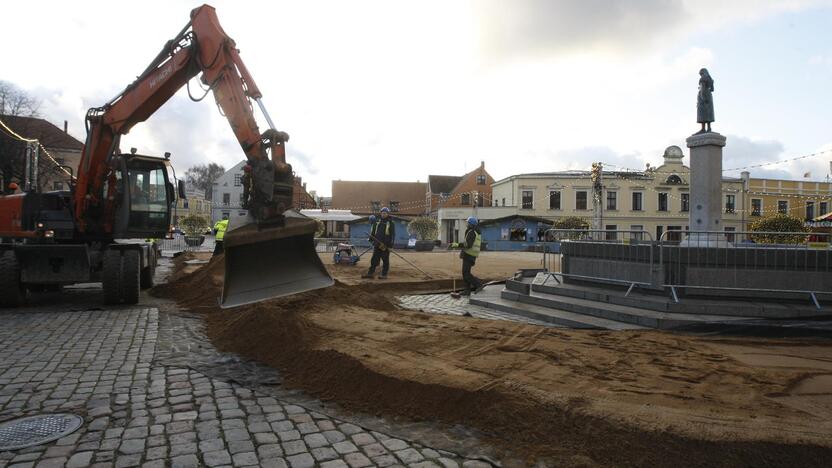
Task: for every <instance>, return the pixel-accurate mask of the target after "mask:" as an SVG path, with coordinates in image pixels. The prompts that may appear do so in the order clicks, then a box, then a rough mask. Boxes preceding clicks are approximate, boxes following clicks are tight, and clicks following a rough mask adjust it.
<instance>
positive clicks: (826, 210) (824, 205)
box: [818, 201, 829, 216]
mask: <svg viewBox="0 0 832 468" xmlns="http://www.w3.org/2000/svg"><path fill="white" fill-rule="evenodd" d="M826 213H829V203H827V202H825V201H822V202H820V213H818V216H823V215H825V214H826Z"/></svg>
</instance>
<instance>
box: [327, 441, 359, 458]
mask: <svg viewBox="0 0 832 468" xmlns="http://www.w3.org/2000/svg"><path fill="white" fill-rule="evenodd" d="M332 448H334V449H335V451H336V452H338V453H340V454H342V455H343V454H345V453H351V452H357V451H358V447H356V446H355V444H353V443H352V442H349V441H346V440H345V441H344V442H338V443H335V444H332Z"/></svg>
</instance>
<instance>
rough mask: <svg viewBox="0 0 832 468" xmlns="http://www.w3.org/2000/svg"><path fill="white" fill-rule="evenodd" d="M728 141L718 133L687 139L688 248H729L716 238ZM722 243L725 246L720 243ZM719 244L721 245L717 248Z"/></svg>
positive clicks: (720, 229) (701, 134)
mask: <svg viewBox="0 0 832 468" xmlns="http://www.w3.org/2000/svg"><path fill="white" fill-rule="evenodd" d="M725 140H726V139H725V137H724V136H722V135H720V134H719V133H716V132H707V133H697V134H695V135H691V136H690V137H689V138H688V139H687V143H688V148H690V225H689V226H690V227H689V228H688V229H689V235H688V239H687V240H688V242H687V245H689V246H691V247H695V246H697V245H699V246H701V247H705V246H706V245H708V246H710V245H709V244H715V245H714V246H720V247H725V246H729V245H730V244H729V243H728V242H727V241H725V239H724V237H722V236H718V235H716V234H704V233H702V234H698V235H697V234H696V232H697V231H700V232H702V231H720V232H722V231H723V230H724V228H723V226H722V148H723V147H724V146H725ZM720 239H722V242H719V240H720ZM717 244H719V245H717Z"/></svg>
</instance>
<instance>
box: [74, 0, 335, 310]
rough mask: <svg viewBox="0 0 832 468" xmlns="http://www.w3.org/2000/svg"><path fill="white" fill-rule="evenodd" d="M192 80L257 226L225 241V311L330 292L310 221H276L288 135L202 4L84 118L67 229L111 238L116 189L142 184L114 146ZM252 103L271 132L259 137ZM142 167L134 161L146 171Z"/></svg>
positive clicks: (286, 191) (288, 201)
mask: <svg viewBox="0 0 832 468" xmlns="http://www.w3.org/2000/svg"><path fill="white" fill-rule="evenodd" d="M200 73H201V77H200V80H201V82H202V84H203V85H205V86H207V87H208V91H205V93H206V94H207V93H208V92H210V91H212V92H213V94H214V98H215V99H216V102H217V105H218V106H219V108H220V111H221V112H222V113H223V115H225V117H226V118H227V119H228V123H229V124H230V126H231V129H232V130H233V132H234V135H235V136H236V138H237V141H238V142H239V143H240V147H241V148H242V150H243V153H244V154H245V156H246V159H247V164H246V166H245V168H244V175H243V177H242V182H243V188H244V190H243V208H244V209H246V210H248V213H249V214H250V215H251V216H252V217H253V218H254V220H255V221H256V223H253V224H248V225H246V226H243V227H240V228H238V229H234V230H231V231H230V232H227V233H226V235H225V240H224V244H225V283H224V285H223V297H222V302H221V305H222V306H223V307H233V306H237V305H242V304H247V303H252V302H258V301H262V300H265V299H269V298H273V297H279V296H283V295H288V294H294V293H298V292H302V291H308V290H311V289H317V288H322V287H327V286H331V285H332V284H333V280H332V278H331V277H330V276H329V274H328V273H327V271H326V268H325V267H324V266H323V264H322V263H321V260H320V258H319V257H318V256H317V254H316V252H315V247H314V239H313V236H314V232H315V230H316V228H317V225H316V223H315V221H314V220H309V219H306V218H302V217H301V218H299V217H290V216H284V212H285V211H286V210H288V209H290V208H292V196H293V184H294V175H293V173H292V167H291V166H290V165H289V164H287V163H286V153H285V143H286V141H287V140H288V138H289V137H288V135H286V134H285V133H283V132H280V131H277V130H276V129H274V125H273V124H272V122H271V118H270V117H269V115H268V113H267V112H266V109H265V107H264V106H263V104H262V101H261V97H262V95H261V93H260V90H259V88H258V87H257V84H256V83H255V82H254V79H253V78H252V77H251V74H250V73H249V72H248V69H247V68H246V66H245V64H243V61H242V60H241V59H240V54H239V51H238V50H237V49H236V46H235V44H234V41H233V40H232V39H231V38H230V37H229V36H228V35H227V34H226V33H225V31H223V29H222V27H221V26H220V24H219V21H218V19H217V15H216V12H215V10H214V8H213V7H211V6H209V5H203V6H201V7H199V8H196V9H194V10H193V11H192V12H191V20H190V21H189V22H188V24H187V25H186V26H185V27H184V28H183V29H182V30H181V32H180V33H179V34H177V35H176V37H174V38H173V39H172V40H170V41H168V42H167V44H165V46H164V47H163V48H162V50H161V52H160V53H159V54H158V55H157V56H156V58H155V59H154V60H153V61H152V62H151V63H150V65H149V66H148V67H147V68H146V69H145V70H144V72H142V74H141V75H139V76H138V78H136V80H135V81H134V82H133V83H131V84H130V85H129V86H127V88H126V89H124V91H122V92H121V93H119V94H118V95H117V96H116V97H114V98H113V99H111V100H110V101H109V102H107V103H106V104H105V105H103V106H102V107H97V108H93V109H90V110H89V111H88V113H87V117H86V122H87V139H86V142H85V145H84V150H83V153H82V157H81V162H80V165H79V168H78V177H77V182H76V185H75V187H74V200H73V206H74V218H75V226H76V230H77V231H79V233H80V234H81V235H84V236H86V237H87V238H102V239H107V238H110V239H113V238H117V237H119V232H120V228H119V226H120V225H121V224H119V223H118V222H117V219H118V216H119V215H118V213H124V212H125V210H126V209H127V208H125V207H127V206H128V204H129V200H130V198H126V197H129V194H128V195H125V192H126V191H127V190H125V187H133V185H132V183H134V182H136V183H139V185H140V184H141V183H142V182H144V181H146V180H147V179H149V178H150V176H149V175H148V174H149V173H145V175H144V176H142V177H143V178H142V179H141V180H139V179H138V177H139V176H136V181H131V180H124V178H128V179H129V178H130V177H132V175H131V173H130V171H125V170H120V168H124V167H126V166H125V165H124V159H123V158H121V159H120V156H119V155H118V154H117V153H118V148H119V139H120V137H121V135H124V134H126V133H128V132H129V131H130V129H131V128H132V127H133V126H134V125H136V124H137V123H139V122H143V121H145V120H147V119H148V118H149V117H150V116H151V115H153V113H154V112H156V111H157V110H158V109H159V108H160V107H161V106H162V105H163V104H164V103H165V102H167V101H168V100H169V99H170V98H171V97H172V96H173V95H174V94H175V93H176V92H177V91H178V90H179V89H181V88H182V87H183V86H189V83H190V80H191V79H192V78H194V77H195V76H197V75H198V74H200ZM188 92H189V95H190V92H191V90H190V88H189V89H188ZM203 97H204V96H203ZM192 99H193V97H192ZM200 99H201V98H200ZM195 100H198V99H195ZM252 101H254V102H256V103H257V104H258V106H259V107H260V109H261V111H262V112H263V114H264V116H265V117H266V120H267V122H268V123H269V125H270V127H271V128H269V129H268V130H266V131H265V132H263V133H262V134H261V133H260V131H259V129H258V127H257V123H256V122H255V119H254V114H253V106H252ZM194 131H199V129H194ZM269 155H271V157H269ZM148 159H149V158H145V159H144V160H142V159H141V158H140V157H137V158H134V159H133V160H136V161H139V163H140V164H150V163H148V162H147V161H148ZM142 161H143V162H142ZM154 174H155V173H154ZM125 184H127V185H125ZM119 190H121V193H119ZM128 217H129V219H130V220H131V222H134V221H135V220H136V219H139V220H140V221H139V222H141V219H143V218H140V217H136V216H134V215H133V213H132V211H131V212H130V215H129V216H128ZM168 217H169V211H168ZM124 218H125V217H124V216H122V219H124Z"/></svg>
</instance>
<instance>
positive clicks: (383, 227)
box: [361, 206, 396, 279]
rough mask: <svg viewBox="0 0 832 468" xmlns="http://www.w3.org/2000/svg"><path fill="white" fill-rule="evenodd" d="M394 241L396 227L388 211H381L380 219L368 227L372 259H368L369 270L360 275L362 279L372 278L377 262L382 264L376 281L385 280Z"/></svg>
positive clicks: (385, 209) (387, 209)
mask: <svg viewBox="0 0 832 468" xmlns="http://www.w3.org/2000/svg"><path fill="white" fill-rule="evenodd" d="M395 239H396V226H395V225H394V224H393V220H392V219H390V209H389V208H387V207H386V206H385V207H384V208H382V209H381V218H380V219H379V220H378V221H376V222H375V223H373V224H371V225H370V242H371V243H372V244H373V257H372V258H371V259H370V269H369V270H368V271H367V273H365V274H363V275H361V277H362V278H373V277H374V276H375V273H376V268H377V267H378V264H379V261H380V262H382V267H381V275H379V277H378V279H387V273H388V272H389V271H390V249H391V248H392V247H393V241H394V240H395Z"/></svg>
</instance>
